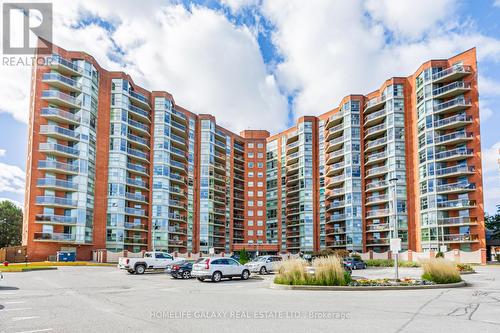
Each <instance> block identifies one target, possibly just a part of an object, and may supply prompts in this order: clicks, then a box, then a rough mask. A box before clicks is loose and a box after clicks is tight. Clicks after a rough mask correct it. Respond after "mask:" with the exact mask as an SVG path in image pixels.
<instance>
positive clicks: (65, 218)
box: [35, 214, 76, 224]
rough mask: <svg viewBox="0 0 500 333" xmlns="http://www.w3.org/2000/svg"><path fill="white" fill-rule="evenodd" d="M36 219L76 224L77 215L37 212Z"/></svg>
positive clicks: (38, 220) (46, 221)
mask: <svg viewBox="0 0 500 333" xmlns="http://www.w3.org/2000/svg"><path fill="white" fill-rule="evenodd" d="M35 221H37V222H45V223H54V224H76V217H73V216H64V215H54V214H37V215H36V216H35Z"/></svg>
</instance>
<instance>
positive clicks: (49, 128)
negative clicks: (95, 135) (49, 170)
mask: <svg viewBox="0 0 500 333" xmlns="http://www.w3.org/2000/svg"><path fill="white" fill-rule="evenodd" d="M40 134H43V135H46V136H48V137H51V138H56V139H61V140H66V141H78V140H79V139H80V134H79V133H76V132H75V131H73V130H70V129H67V128H64V127H60V126H57V125H41V126H40Z"/></svg>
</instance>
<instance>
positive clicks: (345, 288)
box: [270, 281, 467, 291]
mask: <svg viewBox="0 0 500 333" xmlns="http://www.w3.org/2000/svg"><path fill="white" fill-rule="evenodd" d="M466 285H467V283H466V282H465V281H460V282H457V283H445V284H431V285H423V286H363V287H349V286H305V285H301V286H290V285H284V284H276V283H271V285H270V288H271V289H276V290H322V291H377V290H415V289H444V288H461V287H465V286H466Z"/></svg>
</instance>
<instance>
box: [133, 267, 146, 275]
mask: <svg viewBox="0 0 500 333" xmlns="http://www.w3.org/2000/svg"><path fill="white" fill-rule="evenodd" d="M135 271H136V272H137V274H144V272H146V266H144V265H137V266H135Z"/></svg>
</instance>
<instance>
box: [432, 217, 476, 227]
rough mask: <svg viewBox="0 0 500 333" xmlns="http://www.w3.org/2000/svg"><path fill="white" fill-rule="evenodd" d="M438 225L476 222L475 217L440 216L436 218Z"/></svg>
mask: <svg viewBox="0 0 500 333" xmlns="http://www.w3.org/2000/svg"><path fill="white" fill-rule="evenodd" d="M437 223H438V225H441V226H444V225H450V226H453V225H468V224H476V223H477V219H476V218H475V217H442V218H438V219H437Z"/></svg>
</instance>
